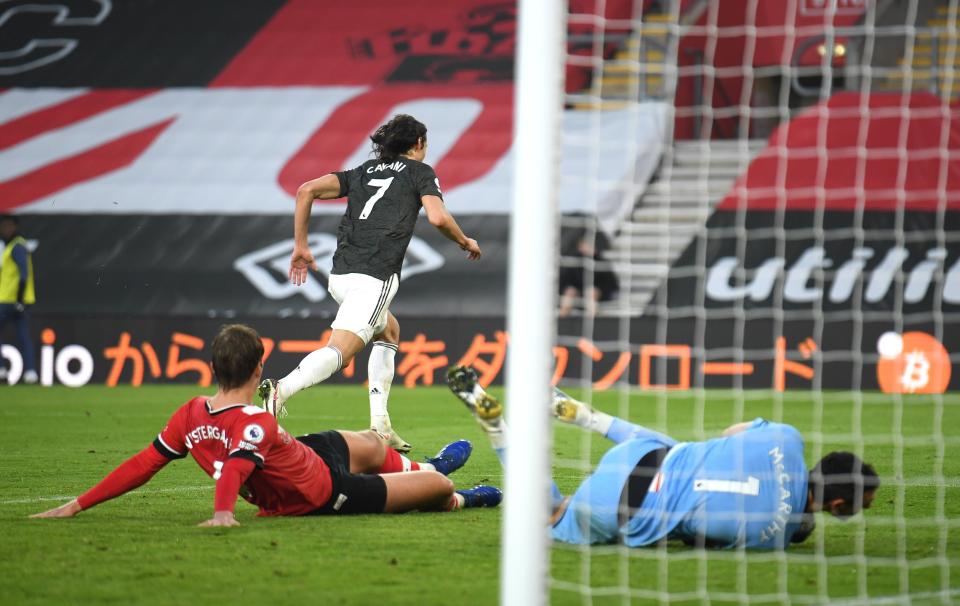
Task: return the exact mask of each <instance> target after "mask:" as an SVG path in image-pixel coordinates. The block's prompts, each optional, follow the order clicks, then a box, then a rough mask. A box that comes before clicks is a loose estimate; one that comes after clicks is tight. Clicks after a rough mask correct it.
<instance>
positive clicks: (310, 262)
mask: <svg viewBox="0 0 960 606" xmlns="http://www.w3.org/2000/svg"><path fill="white" fill-rule="evenodd" d="M341 196H343V190H342V188H341V181H340V178H339V177H338V176H337V175H336V174H334V173H330V174H328V175H324V176H322V177H320V178H319V179H313V180H312V181H307V182H306V183H304V184H303V185H301V186H300V188H299V189H297V200H296V209H295V210H294V212H293V254H292V255H290V281H291V282H293V283H294V284H297V285H300V284H303V283H304V282H306V281H307V271H308V270H310V269H313V270H316V269H317V261H316V260H315V259H314V258H313V255H312V254H311V253H310V246H309V245H308V244H307V234H308V233H309V229H310V211H311V210H312V209H313V201H314V200H332V199H334V198H339V197H341Z"/></svg>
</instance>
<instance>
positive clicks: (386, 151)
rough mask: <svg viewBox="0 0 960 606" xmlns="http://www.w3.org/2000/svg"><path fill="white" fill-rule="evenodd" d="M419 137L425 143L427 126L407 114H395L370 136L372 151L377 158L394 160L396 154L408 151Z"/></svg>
mask: <svg viewBox="0 0 960 606" xmlns="http://www.w3.org/2000/svg"><path fill="white" fill-rule="evenodd" d="M421 138H422V139H423V141H424V143H426V141H427V127H426V126H424V125H423V123H422V122H420V121H419V120H417V119H416V118H414V117H413V116H408V115H407V114H397V115H396V116H394V117H393V118H391V119H390V121H389V122H387V123H386V124H384V125H383V126H381V127H380V128H378V129H377V130H376V132H374V133H373V135H371V136H370V140H371V141H373V153H374V154H376V156H377V159H378V160H383V161H385V162H390V161H392V160H396V159H397V156H399V155H400V154H403V153H406V152H407V151H409V150H410V148H411V147H413V146H415V145H416V144H417V141H418V140H420V139H421Z"/></svg>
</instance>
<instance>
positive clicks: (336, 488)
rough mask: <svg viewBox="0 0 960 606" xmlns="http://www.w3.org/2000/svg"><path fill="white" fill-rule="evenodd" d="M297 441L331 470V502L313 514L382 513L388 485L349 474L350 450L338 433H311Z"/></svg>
mask: <svg viewBox="0 0 960 606" xmlns="http://www.w3.org/2000/svg"><path fill="white" fill-rule="evenodd" d="M297 440H299V441H301V442H303V443H304V444H306V445H307V446H309V447H310V449H311V450H313V452H315V453H317V455H319V456H320V458H321V459H323V461H324V462H325V463H326V464H327V467H329V468H330V480H331V482H332V484H333V491H332V492H331V493H330V500H329V501H327V503H326V505H324V506H323V507H321V508H320V509H318V510H316V511H314V512H313V515H344V514H353V513H383V510H384V508H385V507H386V505H387V483H386V482H384V481H383V478H381V477H380V476H378V475H376V474H366V473H350V448H349V447H347V441H346V440H344V439H343V436H342V435H340V432H339V431H324V432H321V433H311V434H308V435H305V436H300V437H298V438H297Z"/></svg>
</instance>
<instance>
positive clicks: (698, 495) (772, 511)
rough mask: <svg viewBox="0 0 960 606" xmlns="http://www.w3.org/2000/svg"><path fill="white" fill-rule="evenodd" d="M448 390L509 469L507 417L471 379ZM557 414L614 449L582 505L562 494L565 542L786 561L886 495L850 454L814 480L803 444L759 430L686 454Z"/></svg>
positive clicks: (650, 436)
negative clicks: (720, 550) (818, 526)
mask: <svg viewBox="0 0 960 606" xmlns="http://www.w3.org/2000/svg"><path fill="white" fill-rule="evenodd" d="M447 382H448V384H449V386H450V389H451V390H453V392H454V393H455V394H456V395H457V397H459V398H460V399H461V400H462V401H463V402H464V403H465V404H466V405H467V407H468V408H469V409H470V410H471V411H472V412H473V414H474V416H475V417H476V419H477V421H478V422H479V423H480V425H481V427H483V429H484V430H485V431H486V433H487V435H488V436H489V437H490V440H491V443H492V445H493V447H494V450H496V451H497V455H498V456H499V457H500V460H501V462H502V461H503V460H504V455H505V454H506V446H507V444H506V431H507V429H506V424H505V423H504V421H503V419H502V418H501V417H502V413H503V407H502V406H501V405H500V403H499V402H497V400H496V399H495V398H493V397H492V396H490V395H489V394H487V393H486V392H485V391H484V390H483V387H482V386H480V385H479V384H478V383H477V373H476V371H474V370H473V369H472V368H469V367H463V366H458V367H454V368H451V369H450V371H449V372H448V374H447ZM552 410H553V414H554V416H555V417H556V418H557V419H558V420H560V421H563V422H565V423H571V424H574V425H578V426H580V427H583V428H585V429H590V430H592V431H596V432H597V433H600V434H602V435H604V436H606V437H607V438H609V439H610V440H611V441H613V442H614V443H615V444H616V446H614V447H613V448H611V449H610V450H608V451H607V453H606V454H604V456H603V458H602V459H601V460H600V463H599V464H598V465H597V468H596V469H595V470H594V472H593V473H592V474H591V475H590V476H589V477H587V478H586V479H585V480H584V481H583V483H582V484H580V487H579V488H578V489H577V491H576V492H575V493H574V494H573V496H571V497H567V498H563V497H562V495H561V494H560V491H559V490H558V489H557V486H556V484H552V490H553V515H552V517H551V523H552V525H553V528H552V535H553V538H554V539H556V540H558V541H564V542H567V543H579V544H589V543H613V542H618V541H622V542H623V543H624V544H626V545H629V546H631V547H640V546H644V545H651V544H654V543H657V542H659V541H662V540H666V539H680V540H682V541H683V542H685V543H687V544H688V545H698V546H705V547H738V546H744V547H747V548H756V549H784V548H786V547H788V546H789V545H790V543H799V542H801V541H803V540H804V539H806V538H807V537H808V536H809V535H810V533H811V532H813V529H814V517H813V514H814V513H816V512H818V511H825V512H829V513H831V514H832V515H834V516H836V517H838V518H841V519H846V518H848V517H850V516H853V515H855V514H856V513H857V512H859V511H860V510H861V509H865V508H869V507H870V503H871V502H872V501H873V498H874V494H875V493H876V490H877V488H878V487H879V485H880V479H879V478H878V477H877V474H876V472H875V471H874V470H873V468H872V467H871V466H870V465H868V464H866V463H864V462H863V461H862V460H860V458H859V457H857V456H856V455H854V454H853V453H850V452H831V453H830V454H828V455H827V456H825V457H823V458H822V459H821V460H820V462H819V463H817V465H816V467H814V468H813V470H812V471H810V472H808V471H807V468H806V466H805V465H804V461H803V438H802V437H801V436H800V432H798V431H797V430H796V429H795V428H793V427H791V426H790V425H784V424H781V423H773V422H771V421H767V420H764V419H760V418H758V419H756V420H754V421H750V422H746V423H739V424H737V425H733V426H731V427H729V428H727V429H726V430H725V431H724V432H723V437H720V438H715V439H712V440H706V441H704V442H678V441H677V440H674V439H673V438H671V437H669V436H666V435H664V434H662V433H658V432H656V431H652V430H649V429H646V428H644V427H640V426H639V425H634V424H632V423H628V422H627V421H624V420H623V419H618V418H616V417H612V416H610V415H608V414H605V413H602V412H599V411H595V410H593V409H591V408H590V407H589V406H587V405H586V404H583V403H582V402H578V401H577V400H574V399H573V398H571V397H570V396H568V395H566V394H564V393H563V392H561V391H559V390H555V391H554V398H553V402H552ZM508 498H509V495H508Z"/></svg>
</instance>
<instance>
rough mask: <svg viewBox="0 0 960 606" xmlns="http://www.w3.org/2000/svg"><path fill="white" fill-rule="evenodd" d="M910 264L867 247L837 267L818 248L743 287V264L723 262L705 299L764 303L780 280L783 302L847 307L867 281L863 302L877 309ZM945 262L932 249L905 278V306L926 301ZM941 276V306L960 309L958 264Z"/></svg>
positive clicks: (895, 253) (905, 254) (899, 254)
mask: <svg viewBox="0 0 960 606" xmlns="http://www.w3.org/2000/svg"><path fill="white" fill-rule="evenodd" d="M881 254H882V255H883V256H882V257H881V256H880V255H881ZM875 258H879V262H877V263H876V265H874V266H873V267H872V268H871V269H869V270H867V265H868V264H869V263H870V262H871V261H873V260H874V259H875ZM909 259H910V252H909V251H908V250H907V249H906V248H903V247H900V246H894V247H892V248H889V249H887V251H886V254H883V252H882V251H877V250H875V249H873V248H869V247H860V248H854V249H853V251H852V254H851V255H850V258H848V259H846V260H837V261H834V260H833V259H829V258H827V256H826V251H825V250H824V249H823V248H822V247H819V246H814V247H811V248H808V249H807V250H805V251H804V252H803V254H801V255H800V256H799V257H798V258H797V260H796V261H795V262H794V263H793V265H792V266H791V267H790V268H789V269H787V270H786V272H784V269H785V267H786V260H785V259H783V258H782V257H773V258H771V259H768V260H766V261H765V262H764V263H763V264H762V265H760V266H759V267H757V268H755V269H750V270H747V271H748V272H749V274H751V275H752V277H751V278H750V279H747V280H743V281H742V283H739V282H740V281H739V280H736V279H735V277H736V276H737V274H738V273H741V272H742V270H739V271H738V267H739V265H740V262H739V260H738V259H737V258H736V257H721V258H719V259H717V261H716V263H714V264H713V266H712V267H711V268H710V270H709V273H708V275H707V285H706V294H707V297H709V298H710V299H713V300H714V301H737V300H741V299H744V300H745V299H750V300H753V301H766V300H767V299H768V298H770V296H771V295H772V294H773V289H774V286H775V285H776V283H777V279H778V278H780V277H781V275H782V276H783V299H784V301H787V302H790V303H809V302H813V301H820V300H823V299H826V300H828V301H830V302H831V303H843V302H845V301H848V300H850V298H851V297H852V296H853V294H854V291H855V288H856V285H857V281H858V280H859V279H861V277H864V283H863V300H864V301H865V302H867V303H876V302H878V301H882V300H884V299H885V298H886V297H887V296H888V295H889V294H890V293H891V291H892V290H893V288H894V284H895V283H896V281H897V274H898V272H900V271H901V270H902V269H903V267H904V265H905V264H906V262H907V261H908V260H909ZM946 259H947V250H946V249H945V248H931V249H929V250H927V254H926V255H925V257H924V258H923V259H920V260H919V262H917V263H916V264H914V265H913V267H912V268H911V269H910V270H908V271H904V272H903V302H904V303H918V302H920V301H923V299H924V298H925V297H926V296H927V293H928V291H929V290H930V288H931V286H932V285H933V284H934V279H935V278H936V277H937V273H938V271H939V270H940V269H941V267H942V266H943V264H944V261H946ZM834 267H836V271H831V272H826V273H824V276H823V279H822V280H820V279H818V277H817V276H818V273H817V272H818V271H819V270H825V269H832V268H834ZM943 271H944V274H943V292H942V298H943V302H945V303H952V304H960V260H958V261H957V262H955V263H954V264H953V265H952V266H951V267H950V268H949V269H946V268H944V270H943ZM865 274H869V275H865Z"/></svg>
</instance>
